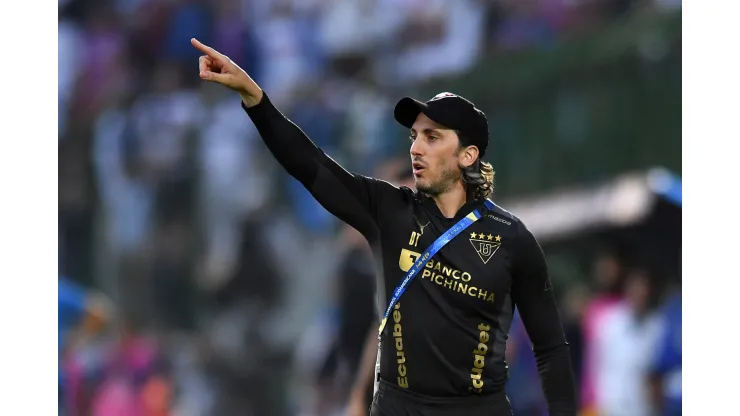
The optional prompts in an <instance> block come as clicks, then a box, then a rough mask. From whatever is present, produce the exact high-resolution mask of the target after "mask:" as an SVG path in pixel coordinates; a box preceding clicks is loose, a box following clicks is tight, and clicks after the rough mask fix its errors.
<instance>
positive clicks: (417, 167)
mask: <svg viewBox="0 0 740 416" xmlns="http://www.w3.org/2000/svg"><path fill="white" fill-rule="evenodd" d="M411 167H412V168H413V169H414V175H416V176H418V175H419V174H421V172H423V171H424V165H423V164H422V163H419V162H414V163H412V164H411Z"/></svg>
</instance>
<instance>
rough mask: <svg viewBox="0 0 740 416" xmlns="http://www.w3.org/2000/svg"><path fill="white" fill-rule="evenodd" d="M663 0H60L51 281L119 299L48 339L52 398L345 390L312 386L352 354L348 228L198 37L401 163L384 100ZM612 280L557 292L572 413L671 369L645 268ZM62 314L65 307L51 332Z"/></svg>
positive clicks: (223, 405)
mask: <svg viewBox="0 0 740 416" xmlns="http://www.w3.org/2000/svg"><path fill="white" fill-rule="evenodd" d="M664 7H668V8H671V7H680V0H673V1H669V0H652V1H648V0H580V1H578V0H576V1H568V0H456V1H445V0H269V1H268V0H219V1H215V0H59V21H58V41H59V45H58V48H59V62H58V64H59V98H58V100H59V139H58V140H59V143H58V146H59V272H60V276H64V278H61V277H60V288H61V285H62V281H64V282H65V284H69V285H78V286H80V287H85V288H92V287H96V288H97V289H96V290H100V291H102V292H104V293H106V295H107V296H108V297H109V298H110V299H111V300H112V304H113V307H112V312H111V313H110V314H109V315H107V316H108V322H107V325H103V326H101V325H92V326H91V325H83V326H81V327H77V326H75V328H73V330H71V331H70V332H69V336H65V337H64V339H62V337H61V335H60V408H61V409H62V410H63V411H64V412H65V414H67V415H88V414H89V415H94V416H98V415H112V414H120V415H194V416H195V415H236V414H238V415H252V414H253V415H288V414H297V413H299V412H306V413H307V414H311V413H312V412H313V411H314V410H312V409H313V408H315V407H316V406H325V405H326V403H318V402H320V401H321V400H316V398H317V397H325V396H326V397H332V398H333V399H332V400H334V401H336V400H335V399H336V398H337V397H339V399H338V400H339V401H340V402H341V396H342V395H341V393H336V391H339V392H341V391H342V390H341V388H340V389H339V390H336V391H335V392H334V394H328V396H327V395H326V394H324V393H326V392H325V391H324V392H316V391H315V390H314V389H313V388H309V387H307V386H320V387H321V388H324V387H325V386H329V387H326V388H329V389H332V387H331V386H341V385H342V382H339V383H338V380H344V382H343V383H345V385H344V387H346V383H347V379H348V378H351V377H352V376H353V374H352V368H354V366H356V363H355V361H354V360H356V359H357V357H356V356H353V357H354V358H351V359H350V363H349V364H348V363H344V364H341V365H340V361H341V360H339V359H338V358H336V357H335V358H332V359H331V360H328V361H327V360H325V358H326V353H327V351H331V350H332V348H333V347H332V345H334V341H333V340H335V339H336V337H337V336H338V334H341V333H342V330H341V328H343V327H342V324H341V322H343V319H346V318H347V317H346V316H342V314H341V311H342V310H343V309H342V307H341V306H337V305H341V302H340V298H341V294H342V293H343V291H342V289H341V287H339V286H340V285H337V284H336V282H335V281H334V279H333V278H332V277H333V276H334V275H335V274H336V273H337V270H343V269H342V267H343V262H344V257H343V256H345V254H346V252H347V251H348V247H355V245H354V244H348V243H347V240H346V238H349V237H347V234H346V233H345V232H344V231H343V229H342V228H340V224H339V223H338V222H337V221H336V220H335V219H334V218H333V217H331V216H330V215H329V214H328V213H326V212H325V211H324V209H323V208H322V207H321V206H319V205H318V204H317V203H315V202H314V201H313V199H312V198H311V197H310V195H309V194H308V193H307V192H306V191H305V190H304V189H303V188H302V187H301V186H300V185H299V184H298V183H297V182H296V181H294V180H292V179H291V178H289V177H287V176H286V175H285V174H284V173H283V172H282V171H281V170H280V168H279V167H278V166H277V164H276V163H275V162H274V161H273V160H272V159H271V157H270V155H269V153H268V152H267V150H266V148H265V147H264V146H263V145H262V143H261V142H260V139H259V137H258V136H257V133H256V131H255V129H254V128H253V126H252V125H251V123H250V122H249V120H248V118H247V117H246V115H245V114H244V113H243V111H242V110H241V108H240V106H239V99H238V97H237V96H235V95H234V94H230V93H229V92H227V91H224V90H222V89H219V88H214V87H213V86H211V85H208V84H206V83H204V82H202V81H201V80H200V79H199V78H198V77H197V72H196V71H197V58H198V53H197V52H196V51H195V50H194V49H193V48H192V47H191V45H190V42H189V39H190V38H191V37H196V38H198V39H199V40H201V41H202V42H204V43H206V44H208V45H210V46H213V47H214V48H216V49H218V50H219V51H221V52H223V53H224V54H226V55H228V56H229V57H231V58H232V59H233V60H234V61H235V62H236V63H237V64H239V65H240V66H241V67H242V68H244V69H245V70H247V71H248V72H249V73H250V74H251V75H252V76H253V78H254V79H255V80H256V81H257V82H258V83H259V84H260V85H261V86H262V87H263V89H264V90H265V91H266V92H267V93H268V94H269V95H270V97H271V99H272V100H273V101H274V102H275V103H276V104H277V105H278V107H279V108H280V109H281V110H282V111H283V112H284V113H285V114H286V115H288V116H289V117H290V118H291V119H292V120H293V121H295V122H296V124H298V125H299V126H300V127H301V128H302V129H303V130H304V131H305V132H306V133H308V135H309V136H310V137H311V138H312V139H313V140H314V141H315V142H316V143H317V144H318V145H319V146H321V147H322V148H323V149H325V150H326V151H327V153H329V154H330V155H331V156H332V157H334V158H335V159H337V160H338V161H340V162H341V163H342V164H343V165H344V166H345V167H347V168H348V169H351V170H353V171H356V172H361V173H365V174H376V175H380V176H383V175H385V177H387V178H388V179H389V180H392V179H393V178H396V177H397V176H394V175H395V174H390V173H388V172H387V171H384V170H383V168H384V167H387V163H388V161H389V160H394V158H395V157H397V156H399V155H401V156H402V155H403V154H404V152H406V151H407V142H406V141H405V140H403V137H404V133H403V132H402V131H401V130H399V129H398V127H397V126H396V125H395V123H394V122H393V119H392V117H390V114H391V113H392V108H393V105H394V103H395V101H394V100H395V99H397V98H398V97H399V96H401V95H403V94H408V93H409V91H410V90H411V89H412V88H413V87H414V86H415V85H418V84H420V83H423V82H428V81H430V80H434V79H437V78H440V77H448V76H460V75H462V74H465V73H466V71H468V70H470V69H471V68H473V67H474V66H475V65H476V64H477V63H478V62H479V61H480V60H481V59H483V58H490V57H494V58H495V57H496V56H501V57H505V54H506V53H507V52H508V51H512V50H521V49H527V48H548V47H550V46H551V45H552V44H553V43H555V42H559V41H567V40H568V39H570V38H577V37H581V36H588V34H589V33H592V32H593V31H596V30H599V28H601V27H604V26H606V25H608V24H609V22H611V21H613V20H615V19H618V18H621V17H624V16H627V15H629V14H630V13H638V12H639V11H640V10H643V9H654V8H664ZM404 160H405V159H404ZM514 191H515V190H514ZM349 251H350V253H352V250H349ZM354 255H357V252H354ZM360 257H362V256H360ZM604 261H606V260H604ZM350 263H351V264H352V265H353V267H356V268H362V267H364V266H363V265H365V264H366V262H363V261H362V260H361V259H357V261H354V260H353V261H352V262H350ZM607 263H608V262H607ZM597 264H599V265H600V266H599V267H600V268H606V269H609V268H610V267H611V268H618V267H617V266H615V265H609V264H606V265H605V263H603V262H602V260H599V261H598V262H597ZM599 270H601V269H599ZM610 273H611V274H610ZM367 274H368V272H367V270H359V271H358V273H357V275H358V276H364V275H367ZM604 275H609V276H617V275H619V276H629V278H627V279H626V280H624V282H623V281H622V280H623V279H619V280H620V283H619V284H618V285H616V284H614V285H611V286H610V285H607V284H604V285H602V286H599V289H598V290H599V291H593V290H592V291H587V290H585V289H580V288H573V289H569V290H568V291H567V293H564V294H565V295H566V296H565V297H564V300H563V308H564V310H567V316H568V319H569V322H570V324H569V326H568V330H569V331H570V332H569V338H570V339H571V344H572V346H573V347H572V348H573V353H574V360H575V362H576V363H577V368H578V375H579V379H580V382H581V383H582V384H583V386H584V387H583V390H582V391H583V395H584V400H585V401H584V408H591V407H593V405H594V403H596V402H597V399H598V400H601V401H602V402H603V403H607V402H608V403H610V405H615V406H623V404H622V403H623V400H624V398H625V397H635V396H633V393H634V392H633V391H627V390H624V389H622V388H623V387H624V386H625V383H623V382H622V381H621V380H623V379H625V378H628V377H629V378H631V379H633V380H636V381H637V380H642V379H643V378H645V377H647V375H648V374H652V373H653V370H655V369H656V368H660V369H661V371H662V373H661V374H667V373H669V372H671V371H674V370H675V365H674V364H675V363H673V361H671V362H668V361H670V360H669V358H665V360H668V361H666V362H667V364H666V363H664V364H662V365H663V367H660V366H659V365H658V364H655V361H654V360H651V359H648V358H647V357H648V356H651V354H652V353H653V352H654V351H656V349H657V348H660V347H659V345H661V344H660V342H662V341H660V338H661V337H662V336H668V335H665V333H667V332H670V331H667V330H666V329H665V328H668V327H670V324H665V322H668V321H670V319H674V318H675V317H674V316H673V315H671V313H670V312H666V314H667V315H665V316H666V317H667V318H665V319H664V318H663V317H662V316H663V315H661V313H660V312H659V311H658V310H656V309H653V308H652V307H651V308H647V306H648V305H651V306H655V305H657V303H655V302H654V300H655V299H654V297H651V296H648V294H653V293H655V292H654V291H653V290H651V287H650V284H649V283H648V282H650V279H645V278H644V277H645V274H644V273H641V272H639V271H634V272H630V273H626V274H625V273H622V271H620V272H619V273H616V272H604V271H598V272H596V273H595V274H594V276H604ZM362 278H364V277H358V278H357V279H358V281H359V280H360V279H362ZM600 279H601V278H600ZM604 279H607V280H608V279H610V278H609V277H604ZM599 281H600V280H599ZM595 282H596V280H595V281H594V282H591V283H593V284H595ZM612 283H614V282H612ZM623 283H625V284H624V285H623ZM610 284H611V283H610ZM617 286H618V287H620V288H621V287H624V288H625V289H624V290H622V289H619V290H617V289H616V287H617ZM353 287H355V286H353ZM357 287H365V288H367V291H372V284H370V283H368V284H366V285H364V286H359V285H358V286H357ZM606 287H609V289H608V290H607V289H604V288H606ZM92 290H93V289H78V291H79V293H78V294H77V295H75V296H76V297H75V296H73V297H74V298H75V299H77V298H80V299H83V300H79V299H78V301H76V302H77V303H75V304H78V305H83V304H85V302H84V299H85V298H86V297H87V296H88V295H89V293H88V292H90V291H92ZM60 293H61V289H60ZM362 293H365V292H362ZM660 293H665V292H664V291H661V292H660ZM359 296H362V295H359ZM648 298H650V300H651V301H650V302H648ZM350 303H352V302H350ZM679 305H680V297H679ZM83 306H84V305H83ZM669 306H670V304H667V306H666V307H669ZM81 308H82V309H84V308H83V307H82V306H79V307H78V308H77V309H81ZM589 308H593V309H595V310H596V311H597V312H591V309H589ZM678 310H679V312H680V306H679V308H678ZM60 311H61V295H60ZM607 311H610V313H607ZM648 311H649V313H648ZM358 313H359V312H358ZM350 317H351V319H353V320H354V319H357V320H358V322H359V320H361V318H359V315H355V314H352V315H350ZM597 317H598V318H597ZM607 317H608V318H607ZM634 317H636V318H635V319H637V320H636V321H634V322H636V323H637V325H632V323H633V321H631V320H630V319H632V318H634ZM364 319H366V320H367V319H372V318H367V316H366V317H365V318H364ZM596 319H603V320H604V322H611V324H608V325H607V324H604V323H603V322H602V323H598V324H597V323H594V320H596ZM678 319H679V322H680V313H679V318H678ZM70 322H71V321H70ZM584 322H585V323H584ZM600 322H601V321H600ZM581 323H583V324H581ZM71 326H72V325H71V324H70V323H69V322H67V321H64V322H63V321H62V317H61V312H60V330H61V328H62V327H64V328H68V327H71ZM347 326H351V327H356V326H360V327H361V326H362V325H360V324H357V325H345V327H347ZM90 328H95V330H91V329H90ZM678 328H679V331H678V333H679V335H678V339H679V359H678V369H679V370H678V374H679V376H678V377H679V378H678V380H679V382H678V390H679V391H680V324H679V326H678ZM360 332H361V331H360ZM674 332H675V331H674ZM674 332H670V333H671V334H673V333H674ZM671 336H674V335H671ZM62 340H63V341H62ZM510 341H511V342H510V350H511V351H510V353H511V356H510V360H511V361H510V365H511V367H510V368H511V369H512V377H511V383H510V385H511V396H512V402H513V403H514V404H515V406H516V407H517V408H521V409H532V410H531V411H528V410H521V413H517V414H522V415H527V414H532V415H535V414H543V413H541V412H542V399H541V393H540V392H539V390H538V389H532V388H516V387H515V386H531V385H532V383H533V381H532V380H533V377H535V378H536V369H535V367H534V364H533V362H532V360H533V358H532V357H531V353H529V352H528V349H527V347H526V344H527V341H526V336H525V335H524V333H523V332H522V331H521V330H520V329H518V328H517V327H516V326H515V327H514V329H513V330H512V336H511V339H510ZM669 341H670V342H672V340H669ZM669 341H666V342H669ZM670 342H669V343H670ZM353 345H354V344H353ZM669 347H673V344H671V345H669V346H668V347H666V348H669ZM355 353H356V352H355ZM665 354H668V353H665ZM594 357H597V358H594ZM332 360H335V361H333V364H331V362H332ZM336 360H339V361H336ZM615 362H616V363H617V364H616V365H615V364H614V363H615ZM624 362H629V363H632V364H631V365H623V363H624ZM341 368H344V370H341V371H339V370H338V369H341ZM656 371H657V370H656ZM671 374H673V373H671ZM674 379H675V376H674ZM319 380H321V382H317V381H319ZM326 380H330V382H325V381H326ZM609 383H612V384H609ZM535 385H536V384H535ZM612 385H618V386H617V387H614V388H612V387H611V386H612ZM675 385H676V383H675V382H674V383H673V384H672V386H674V387H673V388H674V390H675ZM598 386H610V387H601V388H602V390H599V388H597V387H598ZM629 388H632V389H636V388H638V387H637V385H634V386H633V385H630V387H629ZM604 391H608V392H610V394H613V395H614V396H610V397H603V396H600V394H601V393H600V392H602V393H603V392H604ZM646 392H647V391H643V390H640V392H639V393H641V394H642V393H646ZM319 393H321V394H319ZM652 399H653V396H650V397H646V398H645V403H647V401H650V400H652ZM616 403H619V404H618V405H617V404H616ZM635 406H646V404H639V403H637V404H635ZM333 407H336V408H341V403H333V404H331V405H329V406H328V407H326V408H333ZM322 408H323V407H322ZM527 412H529V413H527ZM537 412H540V413H537ZM636 412H637V411H636ZM609 414H610V415H611V414H615V415H617V414H628V415H633V416H639V414H640V413H630V412H629V411H627V413H609Z"/></svg>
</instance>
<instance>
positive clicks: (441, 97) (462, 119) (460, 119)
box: [393, 92, 488, 158]
mask: <svg viewBox="0 0 740 416" xmlns="http://www.w3.org/2000/svg"><path fill="white" fill-rule="evenodd" d="M419 113H424V114H425V115H426V116H427V117H429V118H430V119H431V120H433V121H434V122H436V123H439V124H441V125H443V126H445V127H447V128H448V129H453V130H459V131H460V133H462V135H463V136H465V137H466V138H467V139H468V140H469V141H470V143H469V144H470V145H475V146H477V147H478V151H479V152H480V157H481V158H482V157H483V155H484V154H485V153H486V147H488V120H487V119H486V115H485V114H484V113H483V111H481V110H479V109H478V108H476V107H475V105H474V104H473V103H471V102H470V101H468V100H467V99H465V98H463V97H461V96H459V95H456V94H452V93H449V92H443V93H440V94H437V95H435V96H434V97H433V98H432V99H431V100H429V101H427V102H426V103H422V102H421V101H419V100H415V99H413V98H411V97H404V98H402V99H401V101H399V102H398V104H396V108H395V110H394V111H393V116H394V117H395V118H396V121H398V122H399V123H400V124H401V125H402V126H404V127H406V128H408V129H410V128H411V127H412V126H413V125H414V122H415V121H416V117H418V116H419Z"/></svg>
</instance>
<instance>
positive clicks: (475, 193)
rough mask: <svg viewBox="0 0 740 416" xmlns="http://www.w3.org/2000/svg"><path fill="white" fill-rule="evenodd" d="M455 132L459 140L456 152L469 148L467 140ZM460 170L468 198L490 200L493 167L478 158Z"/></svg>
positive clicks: (494, 173) (493, 174)
mask: <svg viewBox="0 0 740 416" xmlns="http://www.w3.org/2000/svg"><path fill="white" fill-rule="evenodd" d="M456 132H457V137H458V139H459V140H460V145H459V148H458V150H460V149H462V148H464V147H467V146H469V145H470V144H469V143H470V142H469V140H468V139H467V138H466V137H465V136H463V135H461V134H460V132H459V131H457V130H456ZM460 170H461V171H462V180H463V183H465V190H466V191H467V194H468V197H469V198H472V199H476V200H479V199H485V198H490V197H491V196H492V195H493V179H494V177H495V175H496V172H494V171H493V166H492V165H491V164H490V163H488V162H484V161H483V160H481V159H480V158H478V159H476V161H475V162H473V164H472V165H470V166H468V167H465V166H460Z"/></svg>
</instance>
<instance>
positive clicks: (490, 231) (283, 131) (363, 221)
mask: <svg viewBox="0 0 740 416" xmlns="http://www.w3.org/2000/svg"><path fill="white" fill-rule="evenodd" d="M192 43H193V46H195V47H196V48H197V49H198V50H200V51H201V52H203V53H204V56H202V57H201V58H200V62H199V65H200V68H199V70H200V77H201V78H202V79H204V80H207V81H211V82H216V83H219V84H221V85H224V86H227V87H229V88H231V89H232V90H234V91H236V92H237V93H239V95H240V96H241V98H242V107H243V108H244V110H245V111H246V113H247V114H248V116H249V117H250V118H251V120H252V122H253V123H254V124H255V126H256V127H257V130H258V131H259V133H260V135H261V137H262V139H263V140H264V142H265V144H266V145H267V147H268V149H269V150H270V151H271V152H272V154H273V155H274V157H275V158H276V159H277V161H278V162H279V163H280V164H281V165H282V166H283V168H284V169H285V170H286V171H287V172H288V173H289V174H290V175H291V176H293V177H294V178H296V179H297V180H298V181H299V182H301V183H302V184H303V185H304V186H305V187H306V189H308V191H309V192H311V194H312V195H313V196H314V198H316V199H317V200H318V201H319V202H320V203H321V204H322V205H323V206H324V208H326V209H327V210H328V211H329V212H331V213H332V214H333V215H335V216H336V217H338V218H339V219H341V220H343V221H344V222H345V223H347V224H348V225H350V226H352V227H353V228H355V229H356V230H358V231H359V232H360V233H362V235H363V236H364V237H365V239H367V241H368V243H369V244H370V247H371V250H372V252H373V255H374V258H375V262H376V268H377V270H378V275H379V278H378V285H377V289H378V290H377V298H378V299H377V300H378V305H379V306H378V309H379V310H385V311H386V312H385V313H384V314H383V316H384V317H385V318H384V320H383V324H385V323H387V325H384V326H383V327H382V330H381V333H380V352H379V365H378V379H377V388H376V394H375V397H374V399H373V403H372V407H371V414H373V415H422V414H423V415H436V414H440V415H442V414H444V415H451V414H460V415H465V414H470V415H489V416H490V415H494V416H497V415H510V414H511V407H510V405H509V401H508V399H507V397H506V393H505V390H504V387H505V384H506V378H507V365H506V361H505V357H504V353H505V349H506V339H507V336H508V332H509V328H510V325H511V320H512V315H513V312H514V308H515V307H516V308H517V309H518V310H519V313H520V315H521V317H522V321H523V322H524V324H525V326H526V329H527V333H528V334H529V337H530V339H531V341H532V344H533V346H534V353H535V356H536V358H537V363H538V369H539V373H540V377H541V379H542V386H543V389H544V393H545V396H546V398H547V402H548V407H549V410H550V414H551V415H557V416H561V415H562V416H566V415H567V416H575V414H576V399H575V385H574V382H573V372H572V369H571V363H570V357H569V353H568V345H567V343H566V341H565V336H564V334H563V328H562V324H561V322H560V318H559V314H558V310H557V307H556V304H555V299H554V296H553V290H552V285H551V284H550V279H549V277H548V272H547V265H546V264H545V257H544V255H543V253H542V250H541V249H540V246H539V244H538V243H537V241H536V239H535V238H534V236H533V235H532V233H531V232H530V231H529V230H528V229H527V228H526V226H525V225H524V224H523V223H522V222H521V221H520V220H519V219H518V218H516V217H515V216H514V215H512V214H511V213H509V212H508V211H506V210H504V209H502V208H500V207H498V206H496V205H495V204H493V203H492V202H491V201H490V199H488V198H489V197H490V196H491V193H492V191H493V169H492V167H491V165H490V164H489V163H487V162H484V161H483V160H482V158H483V156H484V155H485V152H486V148H487V146H488V123H487V121H486V116H485V114H483V112H482V111H480V110H479V109H477V108H476V107H475V106H474V105H473V104H472V103H471V102H470V101H468V100H466V99H464V98H462V97H460V96H457V95H455V94H450V93H441V94H438V95H437V96H435V97H434V98H432V99H431V100H429V101H428V102H426V103H422V102H419V101H417V100H414V99H412V98H408V97H407V98H404V99H402V100H401V101H399V103H398V104H397V105H396V108H395V111H394V116H395V118H396V120H397V121H398V122H399V123H400V124H401V125H403V126H405V127H406V128H408V129H409V139H410V155H411V162H412V168H413V174H414V181H415V187H416V191H413V190H411V189H410V188H408V187H400V188H399V187H396V186H393V185H391V184H389V183H387V182H384V181H380V180H377V179H374V178H370V177H366V176H362V175H358V174H353V173H350V172H348V171H346V170H345V169H343V168H342V167H341V166H340V165H339V164H337V163H336V162H335V161H334V160H332V159H331V158H330V157H329V156H327V155H326V154H325V153H324V152H323V151H322V150H321V149H319V148H318V147H317V146H316V145H315V144H314V143H313V142H312V141H311V140H310V139H309V138H308V137H307V136H306V135H305V134H304V133H303V132H302V131H301V130H300V129H299V128H298V127H297V126H296V125H295V124H293V123H292V122H290V120H288V119H287V118H286V117H285V116H284V115H283V114H282V113H280V111H279V110H278V109H277V108H275V106H274V105H273V104H272V103H271V102H270V99H269V98H268V96H267V94H265V93H264V92H263V91H262V90H261V89H260V87H259V86H258V85H257V84H256V83H255V82H254V81H253V80H252V79H251V78H250V77H249V75H248V74H247V73H246V72H244V71H243V70H242V69H241V68H239V66H237V65H236V64H235V63H234V62H232V61H231V60H230V59H229V58H228V57H226V56H224V55H222V54H220V53H219V52H217V51H215V50H214V49H212V48H209V47H207V46H205V45H203V44H201V43H200V42H198V41H197V40H195V39H193V40H192ZM465 219H468V222H467V224H466V225H464V226H463V227H467V228H465V231H464V232H463V233H462V234H460V235H459V236H457V237H456V238H452V239H450V240H449V241H447V242H446V245H443V246H442V248H441V249H439V251H438V252H437V253H436V254H434V255H431V254H429V253H430V252H428V251H427V252H426V253H425V249H427V248H428V247H430V246H432V244H433V243H434V244H437V242H438V241H439V240H438V238H439V237H440V236H442V235H443V234H445V233H446V232H447V231H448V230H450V229H452V228H453V226H454V227H455V228H456V229H460V228H459V224H463V223H465V221H466V220H465ZM419 259H421V260H419ZM409 271H418V274H417V275H411V274H410V272H409ZM407 272H409V274H407ZM409 276H412V277H417V279H416V280H417V281H415V282H413V283H412V284H409V285H408V286H404V285H401V286H399V287H398V288H396V286H397V285H399V283H401V282H402V281H403V282H406V283H407V282H408V281H410V277H409ZM404 284H405V283H404ZM394 288H396V289H394ZM402 288H403V289H402ZM406 288H407V289H406ZM403 290H405V293H404V292H403ZM401 294H403V295H404V296H403V297H401V298H399V296H400V295H401ZM389 299H393V300H394V302H395V303H392V304H391V305H390V306H389V307H388V308H386V307H385V305H386V302H387V301H388V300H389Z"/></svg>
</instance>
